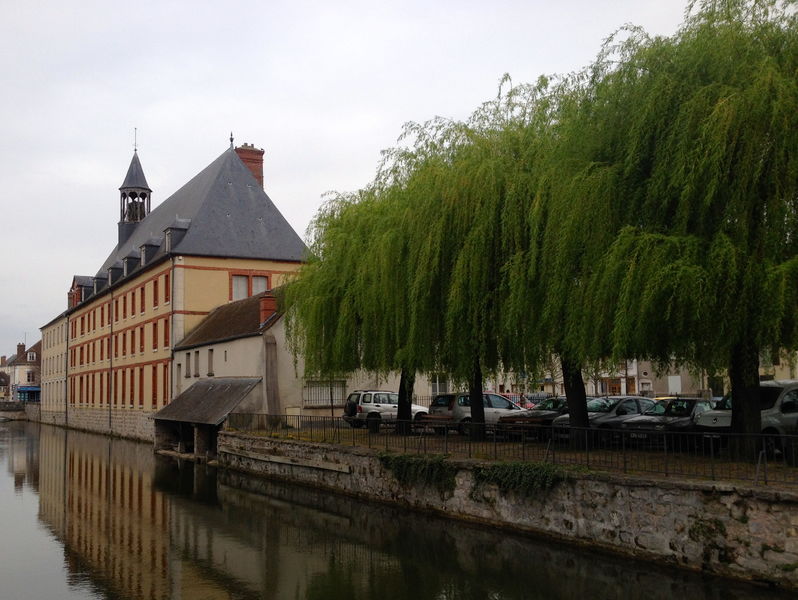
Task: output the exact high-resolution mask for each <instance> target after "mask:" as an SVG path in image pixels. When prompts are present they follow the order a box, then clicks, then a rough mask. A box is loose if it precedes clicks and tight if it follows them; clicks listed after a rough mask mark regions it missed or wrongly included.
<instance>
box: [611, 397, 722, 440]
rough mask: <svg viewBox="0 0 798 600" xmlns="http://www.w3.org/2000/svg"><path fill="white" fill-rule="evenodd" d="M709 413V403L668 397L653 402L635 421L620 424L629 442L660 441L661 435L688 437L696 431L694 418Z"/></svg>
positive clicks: (701, 400)
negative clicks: (687, 435) (675, 434)
mask: <svg viewBox="0 0 798 600" xmlns="http://www.w3.org/2000/svg"><path fill="white" fill-rule="evenodd" d="M711 409H712V402H710V401H709V400H706V399H704V398H688V397H682V396H669V397H664V398H657V402H656V404H654V406H653V407H651V408H650V409H649V410H647V411H646V412H644V413H643V414H642V415H640V416H639V417H632V418H631V419H627V420H626V421H624V422H623V423H621V429H622V430H623V431H626V432H628V434H629V440H630V441H633V442H635V441H636V442H652V441H653V442H654V443H659V442H662V441H664V439H663V437H662V435H660V434H661V433H678V434H688V433H692V432H694V431H695V430H696V424H695V420H696V417H697V416H698V415H700V414H701V413H704V412H706V411H708V410H711Z"/></svg>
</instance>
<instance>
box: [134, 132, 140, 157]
mask: <svg viewBox="0 0 798 600" xmlns="http://www.w3.org/2000/svg"><path fill="white" fill-rule="evenodd" d="M138 151H139V145H138V127H134V128H133V152H138Z"/></svg>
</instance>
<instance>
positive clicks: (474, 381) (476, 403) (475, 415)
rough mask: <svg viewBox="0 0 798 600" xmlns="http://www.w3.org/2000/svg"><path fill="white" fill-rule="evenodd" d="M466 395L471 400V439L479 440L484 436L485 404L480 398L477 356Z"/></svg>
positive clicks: (479, 369) (479, 370) (479, 368)
mask: <svg viewBox="0 0 798 600" xmlns="http://www.w3.org/2000/svg"><path fill="white" fill-rule="evenodd" d="M468 395H469V397H470V400H471V427H470V433H471V439H475V440H481V439H483V438H484V437H485V405H484V404H483V398H482V366H481V365H480V364H479V356H476V357H475V358H474V369H473V371H472V373H471V380H470V381H469V382H468Z"/></svg>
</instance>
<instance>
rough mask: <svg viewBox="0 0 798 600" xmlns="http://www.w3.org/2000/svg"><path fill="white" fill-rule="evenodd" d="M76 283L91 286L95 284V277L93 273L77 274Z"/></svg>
mask: <svg viewBox="0 0 798 600" xmlns="http://www.w3.org/2000/svg"><path fill="white" fill-rule="evenodd" d="M73 279H74V283H75V285H78V286H83V287H91V286H92V285H94V278H93V277H92V276H91V275H75V276H74V278H73Z"/></svg>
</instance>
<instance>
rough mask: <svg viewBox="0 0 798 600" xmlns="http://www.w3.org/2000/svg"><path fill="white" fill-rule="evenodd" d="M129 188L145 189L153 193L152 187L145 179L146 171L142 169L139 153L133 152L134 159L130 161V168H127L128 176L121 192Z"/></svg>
mask: <svg viewBox="0 0 798 600" xmlns="http://www.w3.org/2000/svg"><path fill="white" fill-rule="evenodd" d="M128 188H136V189H140V190H141V189H143V190H147V191H148V192H151V191H152V190H151V189H150V186H148V185H147V178H146V177H144V169H142V168H141V161H139V154H138V152H135V151H134V152H133V158H132V159H131V160H130V166H129V167H128V168H127V175H125V181H123V182H122V185H121V186H120V188H119V189H120V190H125V189H128Z"/></svg>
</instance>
